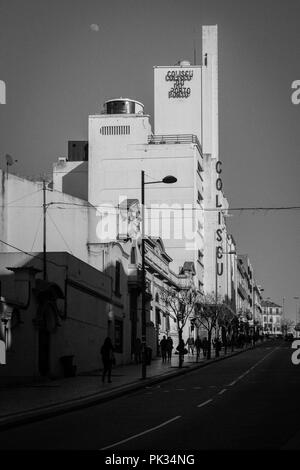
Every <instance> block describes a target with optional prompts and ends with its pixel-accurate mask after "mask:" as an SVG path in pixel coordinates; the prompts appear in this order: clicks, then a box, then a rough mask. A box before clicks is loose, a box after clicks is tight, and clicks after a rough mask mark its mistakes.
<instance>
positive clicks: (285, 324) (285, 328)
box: [281, 318, 295, 335]
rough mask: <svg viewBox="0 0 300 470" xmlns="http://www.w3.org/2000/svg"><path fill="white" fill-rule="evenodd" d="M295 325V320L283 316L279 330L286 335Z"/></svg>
mask: <svg viewBox="0 0 300 470" xmlns="http://www.w3.org/2000/svg"><path fill="white" fill-rule="evenodd" d="M294 326H295V322H294V321H293V320H290V319H289V318H285V319H284V320H282V322H281V330H282V333H283V334H284V335H287V334H288V333H289V331H290V330H291V329H293V328H294Z"/></svg>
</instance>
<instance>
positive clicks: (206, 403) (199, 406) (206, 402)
mask: <svg viewBox="0 0 300 470" xmlns="http://www.w3.org/2000/svg"><path fill="white" fill-rule="evenodd" d="M211 401H213V399H212V398H210V399H209V400H206V401H204V402H203V403H200V405H197V408H202V406H205V405H208V403H210V402H211Z"/></svg>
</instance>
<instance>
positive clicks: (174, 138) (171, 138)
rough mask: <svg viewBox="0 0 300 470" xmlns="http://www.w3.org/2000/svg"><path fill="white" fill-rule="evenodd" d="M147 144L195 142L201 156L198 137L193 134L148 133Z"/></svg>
mask: <svg viewBox="0 0 300 470" xmlns="http://www.w3.org/2000/svg"><path fill="white" fill-rule="evenodd" d="M148 144H154V145H160V144H195V145H196V147H197V149H198V152H199V153H200V155H201V157H202V156H203V155H202V147H201V144H200V142H199V139H198V137H197V136H196V135H194V134H167V135H149V136H148Z"/></svg>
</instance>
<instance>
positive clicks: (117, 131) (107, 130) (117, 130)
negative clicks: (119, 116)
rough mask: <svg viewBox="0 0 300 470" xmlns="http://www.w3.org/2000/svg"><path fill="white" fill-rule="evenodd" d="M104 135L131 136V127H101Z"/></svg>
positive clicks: (101, 132)
mask: <svg viewBox="0 0 300 470" xmlns="http://www.w3.org/2000/svg"><path fill="white" fill-rule="evenodd" d="M100 134H102V135H129V134H130V126H102V127H100Z"/></svg>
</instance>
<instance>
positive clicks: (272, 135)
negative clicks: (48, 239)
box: [0, 0, 300, 320]
mask: <svg viewBox="0 0 300 470" xmlns="http://www.w3.org/2000/svg"><path fill="white" fill-rule="evenodd" d="M209 24H217V25H218V31H219V114H220V159H221V160H222V162H223V175H222V176H223V183H224V190H225V195H226V197H227V198H228V200H229V203H230V206H231V207H232V208H238V207H286V206H300V189H299V186H300V185H299V170H300V168H299V160H300V158H299V157H300V132H299V123H300V105H294V104H293V103H292V101H291V94H292V89H291V84H292V82H293V81H295V80H300V1H299V0H281V1H278V0H251V1H250V0H185V1H184V2H183V1H182V0H181V1H180V0H159V1H158V0H151V2H148V1H145V0H109V1H106V0H51V1H49V0H26V1H24V0H0V80H4V81H5V83H6V87H7V102H6V104H5V105H0V166H1V167H2V168H4V166H5V160H4V156H5V154H7V153H9V154H10V155H11V156H12V157H13V158H14V159H15V160H18V161H17V163H15V165H14V167H13V171H14V172H16V173H18V174H20V175H24V176H32V175H34V176H38V175H43V174H45V173H50V172H51V169H52V164H53V162H55V161H56V160H57V158H58V157H60V156H66V155H67V141H68V140H72V139H73V140H86V139H87V124H88V115H89V114H96V113H98V112H99V111H100V110H101V109H102V105H103V102H104V101H105V100H107V99H109V98H112V97H118V96H127V97H131V98H134V99H137V100H139V101H141V102H142V103H144V105H145V112H146V113H147V114H150V116H153V101H154V96H153V66H155V65H174V64H175V63H176V62H178V60H180V59H187V60H190V61H191V62H192V61H193V43H194V40H195V44H196V57H197V59H198V60H197V62H198V63H199V64H200V57H201V27H202V25H209ZM152 124H153V121H152ZM232 214H233V217H231V218H230V219H229V226H230V229H231V231H232V233H233V236H234V238H235V240H236V242H237V249H238V252H239V253H247V254H248V255H249V257H250V261H251V264H252V266H253V268H254V272H255V277H256V278H257V281H258V283H259V284H261V285H262V287H263V288H264V289H265V291H264V296H265V297H266V298H267V297H270V298H271V299H272V300H273V301H274V302H276V303H279V304H280V305H281V304H282V302H283V298H284V299H285V300H284V305H285V315H286V317H289V318H292V319H294V320H295V318H296V311H297V308H298V307H299V305H300V300H297V299H294V297H300V283H299V260H300V256H299V251H300V222H299V220H300V211H299V210H282V211H278V210H277V211H233V212H232Z"/></svg>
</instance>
